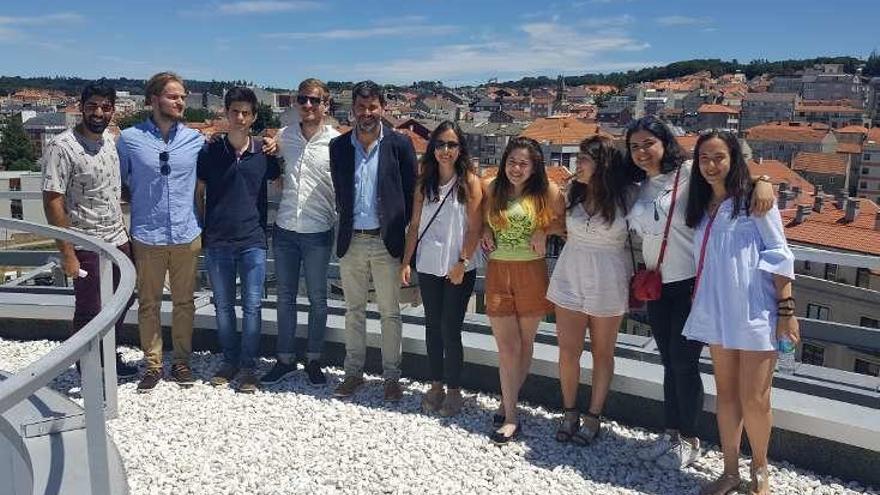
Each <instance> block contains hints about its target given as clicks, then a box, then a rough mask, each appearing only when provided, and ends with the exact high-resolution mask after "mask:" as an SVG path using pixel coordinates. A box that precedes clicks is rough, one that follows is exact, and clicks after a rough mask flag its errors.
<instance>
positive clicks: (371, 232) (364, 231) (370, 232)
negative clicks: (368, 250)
mask: <svg viewBox="0 0 880 495" xmlns="http://www.w3.org/2000/svg"><path fill="white" fill-rule="evenodd" d="M354 233H355V234H365V235H379V234H380V230H379V229H354Z"/></svg>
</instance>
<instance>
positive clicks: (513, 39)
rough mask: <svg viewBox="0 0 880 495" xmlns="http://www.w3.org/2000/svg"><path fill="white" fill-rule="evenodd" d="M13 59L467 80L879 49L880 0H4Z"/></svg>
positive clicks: (258, 75)
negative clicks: (393, 0)
mask: <svg viewBox="0 0 880 495" xmlns="http://www.w3.org/2000/svg"><path fill="white" fill-rule="evenodd" d="M3 4H4V5H3V11H2V13H0V74H2V75H22V76H33V75H76V76H81V77H87V78H91V77H99V76H103V75H107V76H125V77H132V78H146V77H149V75H150V74H152V73H154V72H157V71H160V70H168V69H171V70H175V71H177V72H179V73H180V74H181V75H183V77H184V78H188V79H203V80H210V79H218V80H221V79H222V80H228V79H245V80H248V81H253V82H255V83H257V84H259V85H271V86H278V87H294V86H295V85H296V84H297V82H298V81H299V80H301V79H303V78H305V77H319V78H321V79H325V80H336V81H339V80H347V81H352V80H360V79H366V78H370V79H374V80H376V81H378V82H383V83H409V82H412V81H414V80H422V79H425V80H441V81H444V82H446V83H447V84H452V85H461V84H470V83H475V82H477V83H479V82H485V81H486V80H487V79H489V78H492V77H498V78H499V79H500V80H507V79H518V78H520V77H523V76H538V75H548V76H555V75H556V74H560V73H562V74H566V75H577V74H583V73H586V72H609V71H615V70H627V69H632V68H640V67H644V66H648V65H659V64H666V63H669V62H674V61H676V60H684V59H689V58H703V57H707V58H708V57H711V58H723V59H732V58H737V59H739V60H740V61H748V60H752V59H754V58H768V59H771V60H776V59H783V58H802V57H804V58H805V57H814V56H819V55H857V56H861V57H865V56H867V54H868V53H870V51H871V50H872V49H874V48H880V30H878V25H880V2H878V0H834V1H831V0H823V1H818V0H761V1H757V0H737V1H730V2H708V1H705V0H700V1H697V0H681V1H673V0H568V1H552V0H551V1H549V2H547V1H540V0H531V1H525V0H409V1H407V2H392V1H378V0H327V1H320V0H176V1H169V0H148V1H142V2H141V1H139V2H129V1H111V0H90V1H87V2H86V1H84V2H71V1H70V0H65V1H55V0H49V1H39V2H33V1H31V2H22V1H10V0H7V1H4V2H3Z"/></svg>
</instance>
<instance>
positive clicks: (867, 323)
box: [859, 316, 880, 328]
mask: <svg viewBox="0 0 880 495" xmlns="http://www.w3.org/2000/svg"><path fill="white" fill-rule="evenodd" d="M859 326H860V327H868V328H880V321H878V320H877V319H876V318H870V317H868V316H863V317H862V318H861V319H860V320H859Z"/></svg>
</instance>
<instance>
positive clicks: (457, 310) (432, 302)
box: [419, 270, 477, 388]
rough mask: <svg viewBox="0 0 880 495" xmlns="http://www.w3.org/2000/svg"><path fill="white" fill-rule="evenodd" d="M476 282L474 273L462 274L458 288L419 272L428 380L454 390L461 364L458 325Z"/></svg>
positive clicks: (462, 356)
mask: <svg viewBox="0 0 880 495" xmlns="http://www.w3.org/2000/svg"><path fill="white" fill-rule="evenodd" d="M476 279H477V271H476V270H470V271H468V272H465V274H464V280H462V282H461V284H459V285H454V284H453V283H451V282H450V281H449V280H448V279H446V277H437V276H434V275H429V274H427V273H419V290H420V291H421V294H422V304H424V306H425V343H426V345H427V348H428V364H429V366H430V368H431V370H430V371H431V380H432V381H435V382H439V381H442V382H443V383H445V384H446V386H447V387H449V388H458V387H459V386H460V384H461V368H462V365H463V364H464V353H463V352H462V346H461V326H462V323H463V322H464V313H465V310H467V303H468V300H469V299H470V297H471V294H473V292H474V282H475V281H476Z"/></svg>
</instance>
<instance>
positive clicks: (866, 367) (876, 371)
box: [853, 358, 880, 376]
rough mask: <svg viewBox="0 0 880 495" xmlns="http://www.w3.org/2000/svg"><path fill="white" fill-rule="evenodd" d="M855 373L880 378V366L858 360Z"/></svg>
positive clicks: (854, 368) (854, 369)
mask: <svg viewBox="0 0 880 495" xmlns="http://www.w3.org/2000/svg"><path fill="white" fill-rule="evenodd" d="M853 371H855V372H856V373H861V374H863V375H872V376H880V364H877V363H872V362H871V361H867V360H864V359H858V358H856V363H855V366H853Z"/></svg>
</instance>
